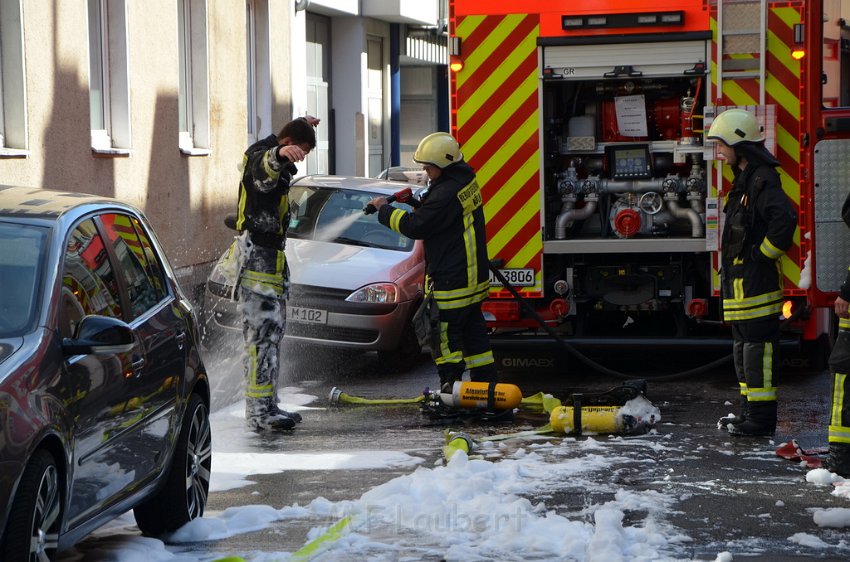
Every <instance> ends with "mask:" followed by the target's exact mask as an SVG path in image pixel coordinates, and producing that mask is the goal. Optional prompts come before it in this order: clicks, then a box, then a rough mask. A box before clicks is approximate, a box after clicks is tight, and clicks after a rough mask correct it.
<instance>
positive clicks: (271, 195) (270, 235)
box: [236, 135, 298, 249]
mask: <svg viewBox="0 0 850 562" xmlns="http://www.w3.org/2000/svg"><path fill="white" fill-rule="evenodd" d="M279 149H280V144H279V143H278V140H277V137H276V136H275V135H269V136H268V137H266V138H264V139H262V140H259V141H257V142H255V143H254V144H252V145H251V146H249V147H248V150H246V151H245V155H244V157H243V159H242V181H241V182H240V184H239V207H238V209H237V218H236V228H237V229H238V230H240V231H243V230H247V231H248V232H249V233H250V234H251V238H252V241H254V243H257V244H259V245H261V246H266V247H276V248H277V249H280V248H282V247H283V240H284V237H285V235H286V228H287V226H288V223H289V182H290V181H292V176H293V175H294V174H296V173H297V172H298V169H297V168H296V167H295V165H294V164H293V163H292V162H290V161H289V160H288V159H287V158H285V157H281V156H280V155H279V154H278V150H279Z"/></svg>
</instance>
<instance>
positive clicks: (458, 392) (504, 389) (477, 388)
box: [440, 381, 522, 410]
mask: <svg viewBox="0 0 850 562" xmlns="http://www.w3.org/2000/svg"><path fill="white" fill-rule="evenodd" d="M440 399H442V401H443V403H444V404H446V405H447V406H455V407H457V408H486V409H488V410H510V409H512V408H516V407H517V406H519V404H520V402H522V391H521V390H520V389H519V387H518V386H516V385H513V384H505V383H497V384H493V383H489V382H470V381H455V383H454V385H452V392H451V394H449V393H446V392H444V393H441V394H440Z"/></svg>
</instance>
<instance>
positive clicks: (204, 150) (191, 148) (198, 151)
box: [180, 146, 212, 156]
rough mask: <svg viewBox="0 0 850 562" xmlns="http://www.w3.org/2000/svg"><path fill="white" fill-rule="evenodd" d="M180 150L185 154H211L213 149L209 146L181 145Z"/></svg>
mask: <svg viewBox="0 0 850 562" xmlns="http://www.w3.org/2000/svg"><path fill="white" fill-rule="evenodd" d="M180 152H182V153H183V155H184V156H209V155H210V154H211V153H212V150H210V149H209V148H195V147H194V146H181V147H180Z"/></svg>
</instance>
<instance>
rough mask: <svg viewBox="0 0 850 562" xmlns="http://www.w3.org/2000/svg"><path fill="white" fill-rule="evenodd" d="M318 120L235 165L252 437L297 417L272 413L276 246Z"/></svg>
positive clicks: (292, 125) (279, 262) (280, 267)
mask: <svg viewBox="0 0 850 562" xmlns="http://www.w3.org/2000/svg"><path fill="white" fill-rule="evenodd" d="M317 124H318V119H315V118H313V117H309V118H303V117H302V118H298V119H294V120H292V121H290V122H289V123H287V124H286V125H284V127H283V128H282V129H281V131H280V133H278V135H277V136H275V135H269V136H268V137H266V138H264V139H262V140H259V141H257V142H256V143H254V144H252V145H251V146H250V147H248V150H246V151H245V156H244V158H243V163H242V181H241V183H240V184H239V206H238V209H237V212H238V214H237V219H236V228H237V229H238V230H239V231H240V232H247V246H248V250H247V256H246V257H245V260H244V262H243V263H242V265H241V270H240V273H239V300H240V309H241V311H242V334H243V336H244V339H245V356H244V358H243V362H244V366H245V419H246V422H247V424H248V427H249V428H250V429H252V430H254V431H276V430H283V429H292V428H293V427H295V424H296V423H297V422H300V421H301V416H300V415H299V414H298V413H290V412H286V411H284V410H281V409H280V408H279V407H278V396H277V379H278V373H279V366H278V357H279V347H280V340H281V338H283V333H284V329H285V327H286V307H285V306H284V303H283V299H284V298H285V297H286V283H287V277H288V275H287V267H286V255H285V254H284V245H285V243H286V229H287V226H288V223H289V183H290V181H291V180H292V176H293V175H294V174H296V173H297V172H298V169H297V168H296V167H295V162H300V161H302V160H304V158H306V156H307V154H308V153H309V152H310V151H311V150H312V149H313V148H314V147H315V146H316V133H315V131H314V129H313V127H314V126H315V125H317Z"/></svg>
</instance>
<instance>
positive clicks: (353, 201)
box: [287, 185, 413, 252]
mask: <svg viewBox="0 0 850 562" xmlns="http://www.w3.org/2000/svg"><path fill="white" fill-rule="evenodd" d="M381 195H382V194H380V193H371V192H365V191H355V190H348V189H329V188H322V187H308V186H302V185H298V186H293V187H292V189H291V191H290V194H289V199H290V201H291V202H294V203H295V204H294V205H293V206H292V207H293V209H294V210H295V212H294V214H293V215H292V216H291V217H290V222H289V230H288V231H287V235H288V236H291V237H293V238H306V239H310V240H322V241H325V242H339V243H342V244H354V245H360V246H369V247H376V248H385V249H388V250H399V251H404V252H409V251H410V250H412V249H413V240H411V239H410V238H408V237H407V236H404V235H402V234H399V233H398V232H395V231H393V230H390V229H389V228H387V227H385V226H384V225H382V224H381V223H379V222H378V215H377V213H372V214H370V215H367V214H365V213H364V212H363V208H364V207H365V206H366V204H367V203H369V201H370V200H372V199H373V198H375V197H379V196H381ZM393 205H394V206H397V207H399V208H401V209H404V210H405V211H409V210H411V208H410V207H409V206H408V205H406V204H403V203H393Z"/></svg>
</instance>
